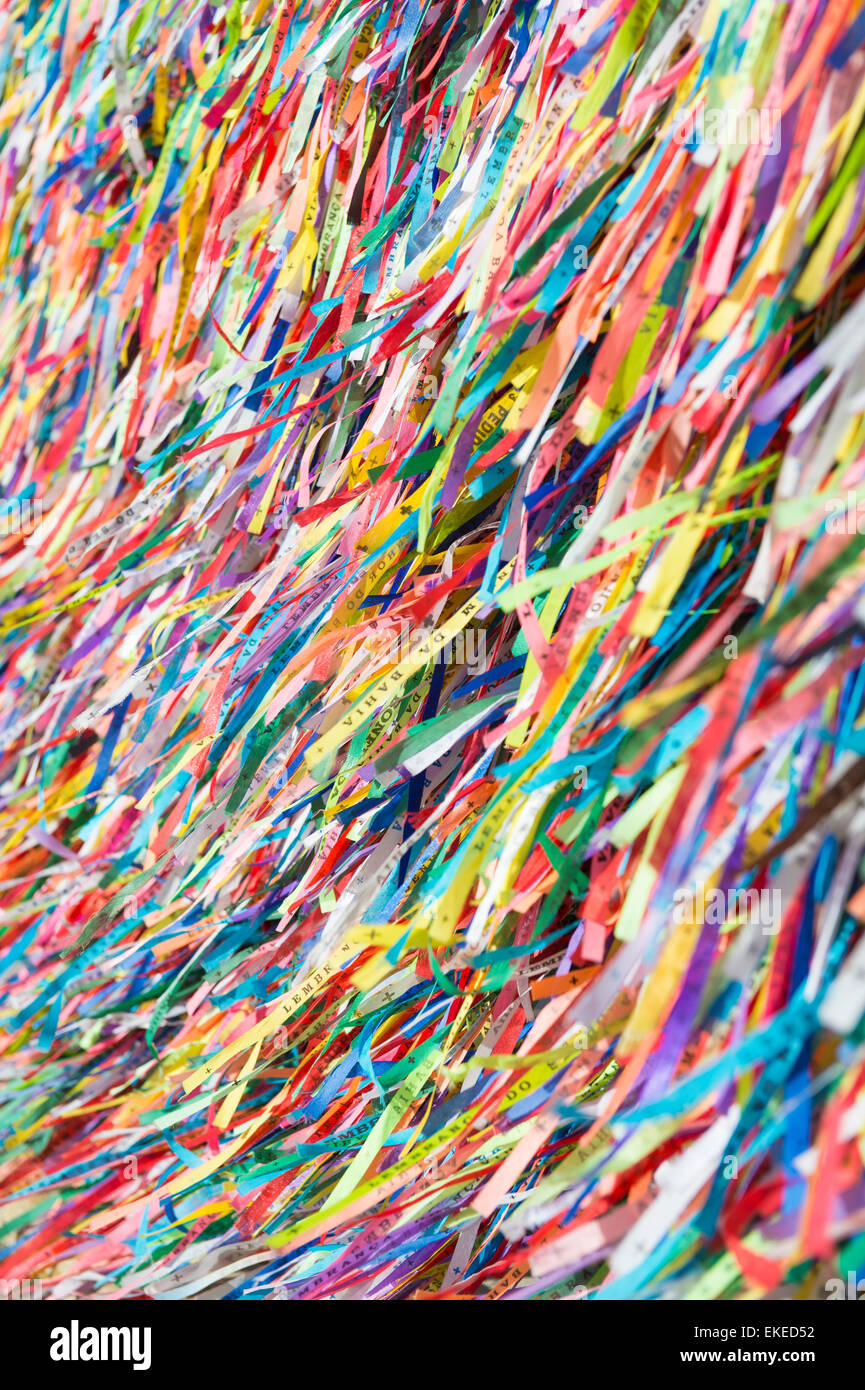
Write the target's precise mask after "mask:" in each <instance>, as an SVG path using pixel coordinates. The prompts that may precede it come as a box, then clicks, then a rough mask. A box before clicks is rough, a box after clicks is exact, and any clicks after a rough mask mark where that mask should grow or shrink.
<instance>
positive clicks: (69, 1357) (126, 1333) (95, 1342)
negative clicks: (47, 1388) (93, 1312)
mask: <svg viewBox="0 0 865 1390" xmlns="http://www.w3.org/2000/svg"><path fill="white" fill-rule="evenodd" d="M51 1360H52V1361H131V1362H132V1363H133V1365H132V1369H133V1370H134V1371H147V1370H149V1369H150V1328H149V1327H80V1328H79V1326H78V1320H77V1319H76V1318H73V1319H72V1322H71V1324H70V1326H69V1327H54V1328H52V1330H51Z"/></svg>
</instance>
